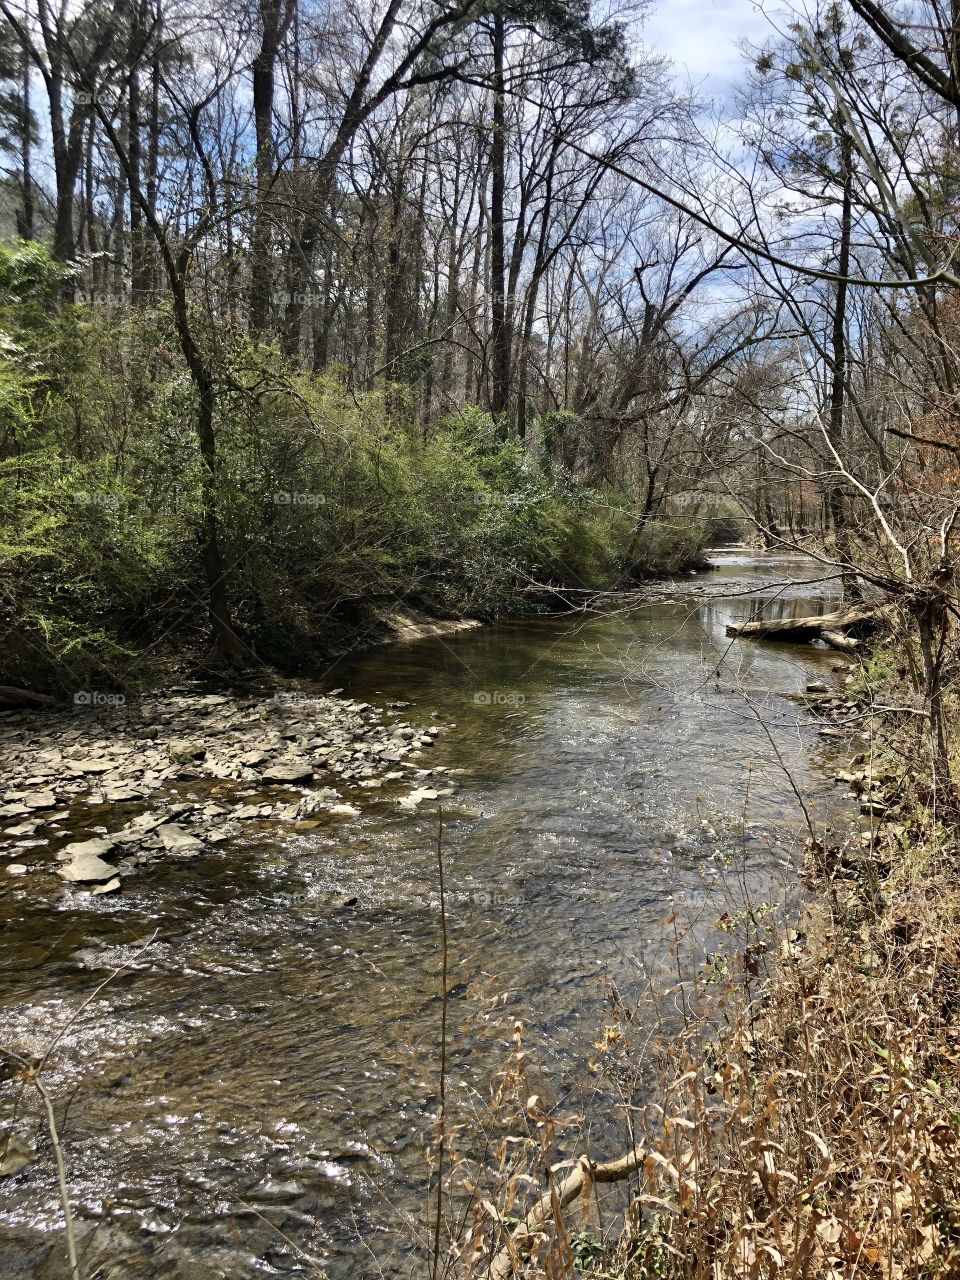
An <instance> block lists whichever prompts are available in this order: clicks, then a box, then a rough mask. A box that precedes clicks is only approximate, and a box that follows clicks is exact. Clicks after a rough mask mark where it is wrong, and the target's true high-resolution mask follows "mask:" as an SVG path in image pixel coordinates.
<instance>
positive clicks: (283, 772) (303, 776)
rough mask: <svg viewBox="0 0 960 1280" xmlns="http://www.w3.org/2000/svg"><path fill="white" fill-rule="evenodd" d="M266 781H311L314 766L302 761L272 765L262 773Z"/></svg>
mask: <svg viewBox="0 0 960 1280" xmlns="http://www.w3.org/2000/svg"><path fill="white" fill-rule="evenodd" d="M261 777H262V779H263V781H264V782H309V781H310V779H311V778H312V777H313V766H312V765H309V764H307V763H306V762H304V761H301V762H300V763H299V764H296V763H293V762H286V763H284V762H283V761H281V762H280V763H279V764H274V765H271V766H270V767H269V768H268V769H265V770H264V771H263V773H262V774H261Z"/></svg>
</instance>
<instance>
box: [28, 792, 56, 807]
mask: <svg viewBox="0 0 960 1280" xmlns="http://www.w3.org/2000/svg"><path fill="white" fill-rule="evenodd" d="M23 803H24V804H25V805H26V806H27V808H28V809H53V808H55V807H56V804H57V797H56V796H55V795H54V794H53V792H52V791H28V792H27V794H26V795H25V796H24V797H23Z"/></svg>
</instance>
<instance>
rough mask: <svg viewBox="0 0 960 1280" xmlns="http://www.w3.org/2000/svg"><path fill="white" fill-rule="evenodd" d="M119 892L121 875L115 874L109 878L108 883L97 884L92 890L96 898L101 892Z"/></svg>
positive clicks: (91, 893)
mask: <svg viewBox="0 0 960 1280" xmlns="http://www.w3.org/2000/svg"><path fill="white" fill-rule="evenodd" d="M119 892H120V877H119V876H114V877H113V879H112V880H108V881H107V882H106V884H98V885H95V886H94V887H93V888H92V889H91V890H90V896H91V897H94V898H98V897H100V895H101V894H104V893H119Z"/></svg>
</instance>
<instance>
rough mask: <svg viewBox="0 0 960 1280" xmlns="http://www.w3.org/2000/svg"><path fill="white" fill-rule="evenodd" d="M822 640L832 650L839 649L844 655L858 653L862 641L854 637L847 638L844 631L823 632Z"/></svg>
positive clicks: (821, 634)
mask: <svg viewBox="0 0 960 1280" xmlns="http://www.w3.org/2000/svg"><path fill="white" fill-rule="evenodd" d="M820 639H821V640H822V641H823V642H824V644H828V645H829V646H830V648H831V649H839V650H840V651H841V652H842V653H856V651H857V650H858V649H859V648H860V641H859V640H857V639H855V638H854V637H853V636H846V635H844V634H843V632H842V631H821V632H820Z"/></svg>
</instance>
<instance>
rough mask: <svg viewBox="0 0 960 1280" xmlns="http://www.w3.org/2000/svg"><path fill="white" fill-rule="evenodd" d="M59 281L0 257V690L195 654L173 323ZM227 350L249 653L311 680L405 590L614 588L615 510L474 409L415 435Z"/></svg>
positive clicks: (36, 256) (676, 560)
mask: <svg viewBox="0 0 960 1280" xmlns="http://www.w3.org/2000/svg"><path fill="white" fill-rule="evenodd" d="M60 279H61V274H60V268H58V267H56V266H55V264H52V263H51V262H50V260H49V259H48V258H47V257H46V256H45V254H44V251H43V250H40V249H38V248H37V247H35V246H29V247H27V248H24V247H23V246H19V247H15V248H13V249H7V250H0V325H2V328H3V330H4V339H3V342H2V343H0V424H2V437H0V492H2V497H3V500H4V501H3V515H2V517H0V569H2V571H3V574H4V582H5V586H4V593H3V597H2V600H3V603H2V610H3V612H2V615H0V640H2V642H3V645H4V653H5V657H4V659H3V666H2V670H0V681H3V682H7V683H18V684H34V685H39V686H42V687H48V688H60V689H65V690H69V689H70V688H78V687H84V686H85V685H86V684H91V683H93V684H95V686H96V687H101V686H104V685H111V684H116V685H124V684H128V683H131V682H135V681H138V680H144V679H150V678H155V676H156V675H157V674H158V671H159V670H160V669H161V666H160V665H158V664H161V663H162V661H166V660H168V659H170V658H171V657H172V656H176V655H177V654H178V653H180V652H187V653H190V652H195V651H196V650H197V648H198V647H199V646H200V645H201V644H202V643H203V639H204V634H205V628H206V618H205V609H204V607H203V601H204V598H205V585H204V577H203V573H202V561H201V555H200V544H201V528H202V484H203V479H204V474H205V472H204V469H203V465H202V463H201V460H200V458H199V453H198V448H197V442H196V434H195V413H196V405H195V399H194V392H193V387H192V384H191V382H190V380H189V378H188V377H187V376H186V374H185V371H184V369H183V367H182V363H181V361H180V359H179V356H178V355H177V346H176V342H175V339H174V335H173V333H172V331H171V325H170V316H169V314H168V312H167V311H166V310H165V309H163V308H158V309H156V310H152V311H134V312H130V313H122V312H118V311H114V310H111V311H109V312H108V311H107V310H106V309H105V308H101V307H96V306H87V305H84V304H77V305H60V304H58V303H56V301H55V299H56V294H57V290H58V285H59V281H60ZM218 351H219V353H220V354H219V356H218V360H219V364H218V369H217V378H218V384H219V395H218V399H217V407H216V433H217V448H218V458H219V461H218V464H217V470H216V474H215V478H214V502H215V510H216V518H217V522H218V526H219V537H220V544H221V552H222V558H223V562H224V565H225V566H226V574H227V588H228V595H229V598H230V601H231V606H232V609H233V612H234V618H235V623H236V625H237V627H238V629H239V630H240V631H241V633H242V634H243V635H244V637H245V638H246V640H247V642H248V643H249V644H251V645H252V647H254V648H255V649H256V650H257V651H258V652H259V654H260V656H261V658H263V659H264V660H266V661H268V662H272V663H274V664H275V665H279V666H281V667H284V668H288V669H289V668H293V667H299V668H301V669H303V668H306V669H309V667H310V666H311V665H315V664H316V661H317V651H318V649H319V650H321V651H323V650H324V649H328V648H329V647H331V646H334V647H339V646H341V645H346V644H352V643H356V642H357V640H358V639H362V637H363V635H364V634H372V633H373V630H374V628H375V627H376V624H377V619H378V617H379V616H380V615H381V614H382V613H383V612H384V611H385V610H386V609H387V607H388V606H390V605H391V604H395V603H396V602H397V601H398V600H405V601H407V602H408V603H410V604H412V605H414V606H419V607H421V608H423V609H426V610H428V611H431V612H434V613H436V614H439V615H447V616H457V615H462V614H465V613H466V614H473V615H477V616H484V617H494V616H496V615H498V614H501V613H504V612H508V611H509V612H518V611H534V610H536V609H538V608H541V607H543V605H544V603H545V602H551V603H552V593H554V592H555V591H557V590H559V589H562V588H574V589H589V590H596V589H602V588H608V587H612V586H613V585H615V583H616V582H617V579H618V577H619V574H620V568H621V566H622V564H623V562H624V557H625V554H626V548H627V547H628V546H629V544H630V540H631V530H632V527H633V526H632V521H631V520H630V518H629V517H627V516H626V515H624V514H623V513H622V512H621V511H620V509H619V506H618V503H617V502H616V501H612V500H610V501H608V500H607V498H606V496H605V495H603V494H599V493H595V492H590V491H585V490H583V489H582V488H581V487H579V486H578V485H577V484H576V483H574V482H573V480H572V479H571V477H570V475H569V473H568V472H567V471H566V470H565V469H564V468H563V467H562V466H561V465H559V463H558V462H557V461H556V460H554V461H553V463H552V464H551V468H550V472H549V474H547V473H545V472H544V470H543V469H542V468H541V467H540V466H538V465H536V464H535V463H534V462H533V461H531V459H530V457H529V456H528V455H527V453H526V451H525V450H524V448H523V447H522V446H521V445H519V444H517V443H505V442H503V441H502V440H501V439H500V438H499V437H498V435H497V433H496V431H495V430H494V428H493V424H492V422H491V420H490V417H489V415H487V414H485V413H483V412H482V411H481V410H479V409H475V408H472V407H470V406H466V407H464V408H463V409H462V410H461V411H460V412H459V413H458V414H457V415H456V416H455V417H452V418H451V419H449V420H448V421H446V422H444V423H441V424H440V425H439V427H438V428H437V429H436V431H435V432H434V433H433V434H432V435H430V436H428V437H426V438H425V437H424V435H423V434H422V433H421V432H419V431H415V430H413V429H411V428H410V427H409V426H408V425H407V423H408V421H409V418H408V417H405V416H402V415H401V416H400V418H399V420H398V414H397V413H396V404H397V401H396V396H395V394H394V389H393V388H389V387H388V388H385V389H383V390H375V391H371V392H368V393H366V394H363V395H355V394H354V393H353V392H351V391H350V390H349V389H348V388H346V387H345V386H344V385H343V384H342V383H341V382H339V381H338V380H337V379H335V378H330V377H319V376H316V375H309V374H303V373H294V372H292V371H291V370H290V369H289V367H288V366H287V365H286V364H285V363H284V361H283V360H282V358H281V357H280V356H279V355H278V353H277V352H275V351H274V350H272V349H270V348H265V347H257V346H253V345H251V344H250V343H249V342H248V341H247V340H246V339H245V338H243V337H240V336H232V335H230V334H222V335H218ZM695 542H696V539H695V538H694V536H693V533H692V531H690V530H684V531H683V532H682V533H681V534H678V533H677V532H676V530H672V531H671V530H668V528H667V526H663V527H662V528H661V527H660V526H659V525H655V524H651V525H650V526H649V527H648V529H647V530H646V531H645V532H644V535H643V537H642V538H641V539H640V541H639V543H638V544H637V547H636V557H635V558H636V560H637V563H641V562H642V564H643V566H644V569H645V571H649V572H653V571H656V570H657V569H659V568H661V567H665V568H667V569H672V568H673V567H675V566H676V565H679V564H681V563H686V562H687V560H688V558H689V555H690V552H691V549H692V548H693V546H694V544H695Z"/></svg>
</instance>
